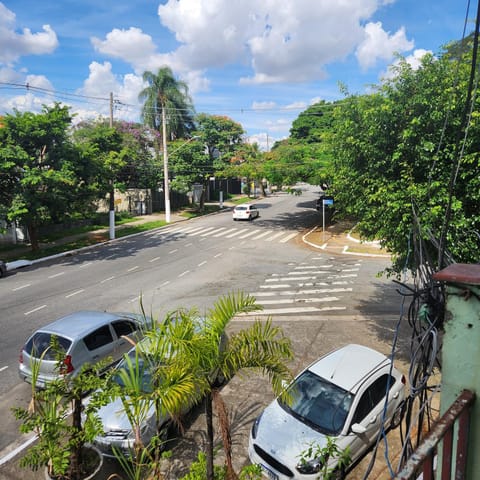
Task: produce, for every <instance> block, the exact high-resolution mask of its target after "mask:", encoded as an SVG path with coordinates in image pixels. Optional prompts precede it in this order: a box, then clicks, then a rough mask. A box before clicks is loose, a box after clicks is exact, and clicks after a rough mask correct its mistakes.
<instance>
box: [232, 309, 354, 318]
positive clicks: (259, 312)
mask: <svg viewBox="0 0 480 480" xmlns="http://www.w3.org/2000/svg"><path fill="white" fill-rule="evenodd" d="M346 309H347V307H322V308H316V307H292V308H273V309H270V310H267V309H266V310H257V311H255V312H246V313H240V314H239V316H242V317H248V316H252V315H282V314H287V313H288V314H290V313H317V312H333V311H337V310H346Z"/></svg>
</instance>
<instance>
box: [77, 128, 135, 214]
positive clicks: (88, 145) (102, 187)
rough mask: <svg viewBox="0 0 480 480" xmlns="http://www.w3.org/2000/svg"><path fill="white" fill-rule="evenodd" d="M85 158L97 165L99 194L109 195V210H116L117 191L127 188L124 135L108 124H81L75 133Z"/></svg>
mask: <svg viewBox="0 0 480 480" xmlns="http://www.w3.org/2000/svg"><path fill="white" fill-rule="evenodd" d="M73 138H74V139H75V142H76V144H77V145H78V147H79V148H80V149H81V151H82V153H83V155H84V156H85V158H89V159H90V161H91V162H92V163H93V164H95V165H96V171H97V175H96V186H97V188H98V192H99V195H100V196H101V197H103V196H104V195H105V194H106V193H107V192H108V194H109V210H110V211H111V212H113V211H114V210H115V204H114V192H115V188H118V189H120V190H123V189H124V184H123V183H122V182H121V181H120V180H121V177H122V175H121V171H122V169H124V168H125V166H126V162H125V160H124V158H123V155H122V147H123V145H122V135H121V134H120V132H119V131H118V130H117V129H116V128H115V127H110V125H108V124H107V123H106V122H105V121H103V120H99V121H94V122H82V123H81V124H79V125H78V126H77V128H76V129H75V131H74V133H73Z"/></svg>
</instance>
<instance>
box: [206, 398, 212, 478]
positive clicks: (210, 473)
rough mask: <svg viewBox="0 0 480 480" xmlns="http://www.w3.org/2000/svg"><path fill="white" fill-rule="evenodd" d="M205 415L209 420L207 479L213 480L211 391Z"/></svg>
mask: <svg viewBox="0 0 480 480" xmlns="http://www.w3.org/2000/svg"><path fill="white" fill-rule="evenodd" d="M205 416H206V422H207V445H206V450H207V451H206V456H207V480H213V410H212V394H211V393H210V392H209V393H207V395H206V396H205Z"/></svg>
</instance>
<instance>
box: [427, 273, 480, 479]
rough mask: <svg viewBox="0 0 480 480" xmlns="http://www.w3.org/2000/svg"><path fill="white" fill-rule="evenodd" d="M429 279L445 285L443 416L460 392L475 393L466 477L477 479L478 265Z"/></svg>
mask: <svg viewBox="0 0 480 480" xmlns="http://www.w3.org/2000/svg"><path fill="white" fill-rule="evenodd" d="M433 278H434V279H435V280H437V281H440V282H445V284H446V316H445V324H444V330H445V334H444V337H443V347H442V393H441V398H440V410H441V412H440V413H441V414H443V413H444V412H445V411H446V410H447V409H448V407H450V405H452V403H453V402H454V401H455V399H456V398H457V397H458V396H459V395H460V393H461V392H462V390H464V389H468V390H471V391H473V392H474V393H476V395H477V400H476V402H474V404H473V407H472V412H471V416H470V431H469V437H468V450H467V477H466V478H468V479H470V480H478V479H480V455H479V454H478V452H479V451H480V401H479V399H478V396H479V394H480V265H470V264H468V265H467V264H453V265H449V266H448V267H447V268H445V269H444V270H442V271H440V272H438V273H436V274H435V275H434V276H433Z"/></svg>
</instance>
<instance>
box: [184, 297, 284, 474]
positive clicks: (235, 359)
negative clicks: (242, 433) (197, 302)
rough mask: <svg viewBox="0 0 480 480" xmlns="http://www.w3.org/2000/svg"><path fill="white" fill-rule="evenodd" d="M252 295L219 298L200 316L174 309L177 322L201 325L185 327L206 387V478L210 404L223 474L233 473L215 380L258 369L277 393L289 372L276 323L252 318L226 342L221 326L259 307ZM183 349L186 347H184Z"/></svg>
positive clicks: (210, 449)
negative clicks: (217, 431)
mask: <svg viewBox="0 0 480 480" xmlns="http://www.w3.org/2000/svg"><path fill="white" fill-rule="evenodd" d="M259 309H260V307H259V305H258V304H256V301H255V298H254V297H252V296H250V295H247V294H244V293H241V292H239V293H231V294H228V295H225V296H223V297H221V298H220V299H218V300H217V301H216V302H215V304H214V306H213V308H211V309H209V310H207V312H206V314H205V316H203V317H200V316H198V313H195V311H190V312H185V311H181V310H180V311H177V312H176V315H177V317H178V318H181V319H182V322H187V323H188V322H192V324H193V325H195V324H198V322H199V321H201V322H202V324H203V325H202V328H201V329H196V330H195V329H193V330H192V329H190V332H191V333H192V336H191V338H190V340H191V341H189V342H185V346H188V348H189V352H188V357H189V358H190V359H191V360H193V361H194V364H195V365H196V370H197V373H196V375H197V381H198V382H199V385H200V389H201V390H203V391H204V392H205V410H206V422H207V446H206V449H207V452H206V455H207V462H206V466H207V472H206V475H207V480H213V478H214V477H213V473H214V472H213V470H214V469H213V406H214V405H215V408H216V411H217V416H218V420H219V426H220V431H221V435H222V441H223V446H224V450H225V457H226V460H225V461H226V468H227V478H228V479H235V478H237V475H236V473H235V471H234V469H233V465H232V452H231V441H230V425H229V421H228V412H227V407H226V405H225V403H224V402H223V398H222V395H221V385H220V382H219V381H218V380H219V379H225V380H229V379H231V378H233V377H234V376H235V375H236V374H237V373H239V372H242V373H248V372H252V373H258V372H260V373H262V374H264V375H267V376H268V377H269V379H270V382H271V385H272V389H273V392H274V393H275V394H276V395H279V394H280V393H281V392H282V390H283V385H284V382H286V381H290V380H291V378H292V376H291V373H290V371H289V369H288V367H287V366H286V363H287V362H288V361H290V360H291V359H292V358H293V352H292V347H291V342H290V340H289V339H288V338H286V337H285V336H284V335H283V332H282V331H281V329H280V328H279V327H275V326H273V325H272V321H271V319H270V318H268V319H267V320H265V321H263V322H262V321H259V320H256V321H255V322H254V323H253V325H251V326H250V327H249V328H246V329H243V330H241V331H239V332H238V333H234V334H232V335H231V336H230V337H229V338H228V341H225V339H226V330H227V327H228V325H229V324H230V322H231V321H232V320H233V318H234V317H235V316H236V315H237V314H240V313H246V312H252V311H257V310H259ZM185 351H187V350H185Z"/></svg>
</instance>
